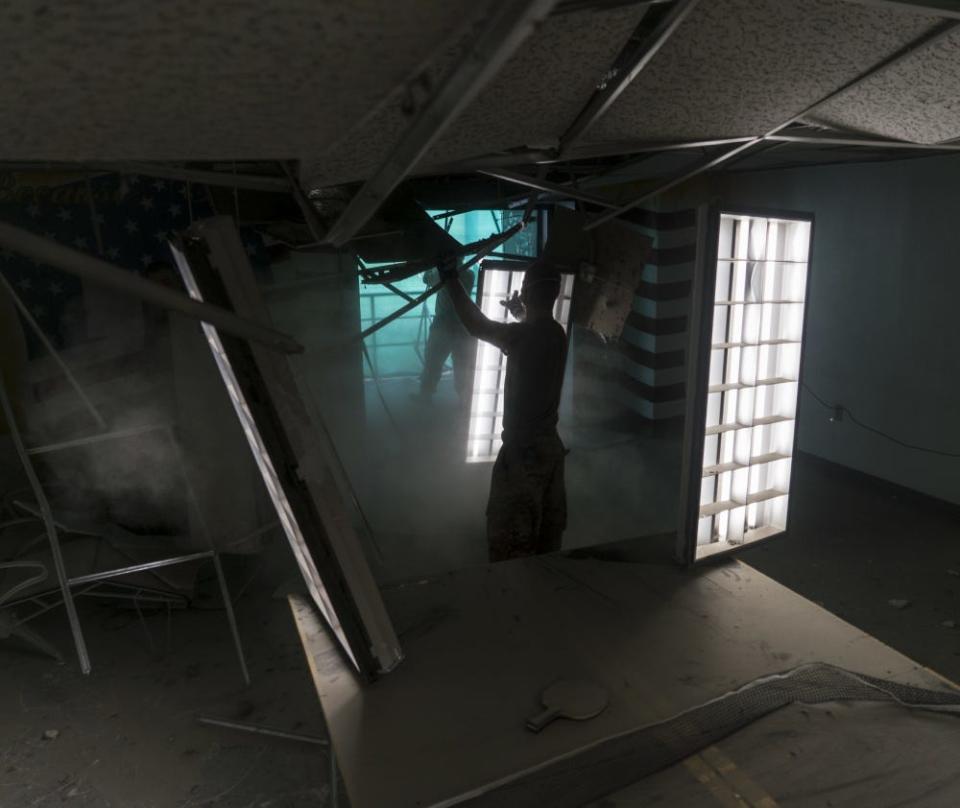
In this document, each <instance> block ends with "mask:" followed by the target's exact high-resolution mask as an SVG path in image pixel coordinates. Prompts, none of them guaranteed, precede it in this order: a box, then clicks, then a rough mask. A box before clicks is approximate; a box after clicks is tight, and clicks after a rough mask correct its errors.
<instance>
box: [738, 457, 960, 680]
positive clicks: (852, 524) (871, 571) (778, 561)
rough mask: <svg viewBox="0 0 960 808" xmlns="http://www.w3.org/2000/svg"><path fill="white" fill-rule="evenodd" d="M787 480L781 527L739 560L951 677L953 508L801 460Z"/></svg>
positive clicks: (958, 565) (958, 578) (959, 610)
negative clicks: (788, 500) (787, 506)
mask: <svg viewBox="0 0 960 808" xmlns="http://www.w3.org/2000/svg"><path fill="white" fill-rule="evenodd" d="M792 486H793V492H794V493H793V497H794V501H793V504H792V511H791V516H790V519H791V525H790V531H789V533H788V534H787V535H786V536H783V537H781V538H778V539H775V540H773V541H770V542H769V543H767V544H765V545H760V546H758V547H755V548H752V549H749V550H747V551H745V552H744V553H742V555H741V559H742V560H743V561H745V562H746V563H747V564H751V565H752V566H754V567H756V568H757V569H759V570H760V571H761V572H763V573H765V574H767V575H769V576H770V577H771V578H774V579H776V580H777V581H780V583H782V584H784V585H785V586H788V587H790V588H791V589H793V590H794V591H796V592H799V593H800V594H801V595H803V596H804V597H806V598H809V599H810V600H812V601H816V602H818V603H820V604H822V605H823V606H825V607H826V608H827V609H829V610H830V611H831V612H833V613H834V614H836V615H837V616H839V617H841V618H842V619H844V620H846V621H847V622H849V623H852V624H853V625H855V626H857V627H858V628H861V629H863V630H864V631H866V632H867V633H869V634H872V635H873V636H875V637H877V638H878V639H879V640H881V641H882V642H885V643H887V644H888V645H891V646H893V647H894V648H896V649H897V650H898V651H901V652H902V653H904V654H906V655H907V656H909V657H912V658H913V659H915V660H916V661H917V662H920V663H921V664H923V665H926V666H927V667H929V668H933V669H934V670H935V671H937V672H938V673H940V674H941V675H943V676H946V677H947V678H949V679H952V680H953V681H954V682H960V507H957V506H953V507H951V506H947V505H943V506H936V505H933V504H932V501H931V500H922V499H918V498H915V497H913V496H911V495H909V494H905V493H904V492H902V491H898V490H897V489H894V488H893V487H892V486H889V487H888V486H886V485H884V484H877V483H876V482H874V481H872V480H870V479H869V478H865V477H862V476H857V475H855V474H850V473H848V472H845V471H844V470H843V469H840V468H839V467H837V466H831V465H828V464H824V463H822V462H818V461H816V460H815V459H811V458H808V457H805V456H801V457H799V458H798V459H797V461H796V463H795V465H794V471H793V479H792ZM891 600H898V601H907V605H906V606H904V607H902V608H896V607H894V606H892V605H890V601H891ZM951 622H952V624H953V626H952V627H951V626H950V625H949V624H950V623H951ZM945 623H946V624H947V625H945Z"/></svg>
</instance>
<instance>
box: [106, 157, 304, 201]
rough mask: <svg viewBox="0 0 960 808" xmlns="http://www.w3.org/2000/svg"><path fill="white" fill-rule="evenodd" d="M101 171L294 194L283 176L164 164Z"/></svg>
mask: <svg viewBox="0 0 960 808" xmlns="http://www.w3.org/2000/svg"><path fill="white" fill-rule="evenodd" d="M94 165H95V167H97V168H103V169H106V170H109V171H118V172H120V173H124V174H142V175H143V176H145V177H158V178H160V179H169V180H182V181H183V182H196V183H199V184H200V185H217V186H221V187H224V188H240V189H242V190H245V191H270V192H274V193H281V194H288V193H290V183H289V182H288V181H287V180H285V179H284V178H283V177H261V176H258V175H256V174H233V173H230V174H227V173H225V172H220V171H204V170H201V169H196V168H180V167H179V166H166V165H163V164H161V163H134V162H131V163H105V164H103V163H101V164H94Z"/></svg>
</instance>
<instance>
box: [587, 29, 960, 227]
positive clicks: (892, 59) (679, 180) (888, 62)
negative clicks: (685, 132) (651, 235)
mask: <svg viewBox="0 0 960 808" xmlns="http://www.w3.org/2000/svg"><path fill="white" fill-rule="evenodd" d="M958 26H960V20H957V21H954V20H949V21H945V22H942V23H940V24H939V25H937V26H935V27H934V28H933V29H932V30H930V31H928V32H927V33H925V34H923V35H922V36H920V37H918V38H917V39H915V40H913V41H912V42H910V43H908V44H907V45H905V46H904V47H902V48H900V49H899V50H898V51H896V52H895V53H893V54H891V55H890V56H888V57H886V58H884V59H882V60H881V61H880V62H878V63H877V64H875V65H873V66H872V67H870V68H868V69H867V70H866V71H864V72H863V73H861V74H860V75H858V76H856V77H855V78H853V79H851V80H850V81H848V82H846V83H845V84H843V85H841V86H840V87H838V88H837V89H835V90H833V91H831V92H830V93H829V94H827V95H826V96H824V97H823V98H821V99H819V100H818V101H815V102H814V103H813V104H810V105H809V106H807V107H806V108H805V109H803V110H801V111H800V112H798V113H796V114H795V115H793V116H791V117H790V118H789V119H788V120H786V121H784V122H783V123H781V124H779V125H778V126H775V127H774V128H773V129H771V130H770V131H768V132H766V133H765V134H763V135H757V136H756V137H752V138H751V139H750V140H748V141H746V142H744V143H741V144H740V145H738V146H735V147H734V148H732V149H730V150H729V151H726V152H724V153H723V154H720V155H718V156H716V157H713V158H711V159H709V160H708V161H706V162H705V163H701V164H700V165H698V166H696V167H695V168H693V169H691V170H690V171H687V172H685V173H683V174H681V175H680V176H678V177H675V178H674V179H672V180H669V181H668V182H666V183H663V184H662V185H658V186H657V187H655V188H653V189H651V190H650V191H647V192H646V193H644V194H643V195H641V196H639V197H637V198H636V199H634V200H633V201H631V202H628V203H627V204H626V205H623V206H621V207H619V208H617V209H615V210H612V211H609V212H608V213H604V214H602V215H601V216H598V217H597V218H595V219H593V220H592V221H591V222H589V223H588V224H586V225H585V226H584V228H583V229H584V230H593V229H594V228H596V227H599V226H600V225H601V224H603V223H604V222H608V221H610V220H611V219H615V218H617V217H619V216H621V215H623V214H624V213H626V212H627V211H630V210H633V209H634V208H636V207H639V206H640V205H642V204H644V203H645V202H647V201H649V200H650V199H653V198H654V197H657V196H660V194H663V193H665V192H666V191H669V190H672V189H673V188H676V187H677V186H679V185H682V184H683V183H685V182H687V181H688V180H691V179H693V178H694V177H697V176H699V175H700V174H703V173H704V172H705V171H709V170H710V169H712V168H715V167H717V166H718V165H722V164H723V163H725V162H727V161H728V160H730V159H732V158H734V157H736V156H737V155H738V154H741V153H742V152H744V151H746V150H748V149H750V148H753V147H754V146H756V145H757V144H758V143H762V142H764V141H766V140H768V139H771V138H772V137H773V136H775V135H778V134H779V133H780V132H781V131H783V130H784V129H786V128H787V127H789V126H792V125H793V124H795V123H797V122H798V121H800V120H801V119H802V118H804V117H805V116H807V115H809V114H810V113H811V112H813V111H814V110H816V109H817V108H819V107H821V106H823V105H824V104H826V103H827V102H829V101H832V100H834V99H835V98H837V97H838V96H840V95H842V94H843V93H845V92H847V91H849V90H851V89H852V88H853V87H856V86H857V85H859V84H861V83H862V82H864V81H866V80H867V79H868V78H871V77H872V76H875V75H876V74H878V73H880V72H882V71H883V70H886V69H887V68H889V67H892V66H893V65H894V64H897V63H898V62H900V61H901V60H903V59H905V58H906V57H908V56H910V55H911V54H913V53H916V52H917V51H918V50H921V49H923V48H927V47H929V46H930V45H933V44H934V43H936V42H939V41H940V40H941V39H943V38H944V37H946V36H947V35H948V34H950V33H952V32H953V31H955V30H956V29H957V27H958Z"/></svg>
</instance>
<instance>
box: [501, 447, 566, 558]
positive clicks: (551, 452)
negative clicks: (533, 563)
mask: <svg viewBox="0 0 960 808" xmlns="http://www.w3.org/2000/svg"><path fill="white" fill-rule="evenodd" d="M566 454H567V450H566V449H565V448H564V445H563V443H562V441H561V440H560V438H559V436H557V435H547V436H544V437H542V438H537V439H536V440H535V441H534V442H533V443H530V444H527V445H523V446H517V445H515V444H504V445H503V446H502V447H501V449H500V453H499V454H498V455H497V461H496V463H494V465H493V476H492V479H491V481H490V500H489V502H488V503H487V542H488V544H489V550H490V560H491V561H504V560H506V559H508V558H520V557H522V556H530V555H537V554H539V553H549V552H552V551H554V550H559V549H560V541H561V538H562V536H563V531H564V528H566V526H567V494H566V489H565V485H564V477H563V466H564V458H565V457H566Z"/></svg>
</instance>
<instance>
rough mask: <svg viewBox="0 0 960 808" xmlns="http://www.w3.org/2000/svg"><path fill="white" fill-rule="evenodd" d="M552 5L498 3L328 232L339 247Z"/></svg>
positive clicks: (547, 1)
mask: <svg viewBox="0 0 960 808" xmlns="http://www.w3.org/2000/svg"><path fill="white" fill-rule="evenodd" d="M556 2H557V0H498V2H496V3H495V4H494V5H493V8H492V9H491V10H490V13H489V16H488V17H487V19H486V20H485V22H484V23H483V26H482V28H481V30H480V31H479V32H478V33H477V35H476V36H474V37H472V38H471V40H470V42H469V44H468V45H467V52H466V53H465V54H464V55H463V58H462V59H461V60H460V62H459V63H458V64H457V65H456V67H454V68H453V70H452V71H451V72H450V74H449V75H447V77H446V78H445V79H444V80H443V81H442V82H441V83H440V85H439V87H438V88H437V90H436V92H435V93H434V94H433V96H432V97H431V98H430V99H429V100H428V101H427V102H426V104H425V105H424V107H423V108H422V109H421V110H420V112H419V114H418V115H417V116H416V118H415V120H414V121H413V123H412V124H411V125H410V127H409V128H408V129H407V131H406V132H405V133H404V134H403V136H402V137H401V138H400V141H399V142H398V143H397V144H396V145H395V146H394V147H393V149H392V150H391V152H390V154H389V156H388V157H387V159H386V160H385V161H384V162H383V164H382V165H381V166H380V168H378V169H377V170H376V171H375V172H374V173H373V175H372V176H371V177H369V178H368V179H367V181H366V182H365V183H364V184H363V187H361V188H360V190H359V191H358V192H357V194H356V195H355V196H354V197H353V199H352V200H350V204H349V205H348V206H347V209H346V210H345V211H344V212H343V213H342V214H341V216H340V218H339V219H338V220H337V221H336V222H335V223H334V225H333V226H332V227H331V228H330V230H329V232H328V233H327V236H326V240H327V242H328V243H330V244H333V245H334V246H335V247H341V246H343V245H344V244H346V242H348V241H349V240H350V238H351V237H352V236H353V235H354V234H355V233H356V232H357V231H358V230H359V229H360V228H361V227H363V225H364V224H366V222H367V221H368V220H369V219H370V217H371V216H372V215H373V214H374V213H375V212H376V210H377V208H379V207H380V205H381V204H382V203H383V201H384V200H385V199H386V198H387V196H388V195H389V194H390V192H391V191H393V189H394V188H396V187H397V185H398V184H399V183H400V182H401V180H403V178H404V177H406V176H407V175H408V174H409V173H410V171H411V170H412V169H413V168H414V167H415V166H416V165H417V163H418V162H419V161H420V158H421V157H422V156H423V155H424V153H425V152H426V151H427V149H428V148H430V145H431V144H432V143H433V142H434V141H435V140H436V139H437V138H438V137H439V136H440V135H441V134H442V133H443V131H444V130H445V129H446V128H447V126H449V125H450V123H451V122H452V121H453V120H454V119H455V118H456V117H457V115H459V113H460V112H461V111H462V110H463V109H464V108H465V107H466V106H467V105H468V104H469V103H470V102H471V101H472V100H473V99H474V98H475V97H476V95H477V94H478V93H479V92H480V90H482V89H483V87H484V86H485V85H486V84H487V83H488V82H489V81H490V80H491V79H492V78H493V77H494V76H495V75H496V74H497V72H498V71H499V70H500V68H501V67H503V65H504V64H505V63H506V61H507V60H508V59H509V58H510V57H511V56H512V55H513V54H514V52H515V51H516V50H517V48H519V47H520V45H521V44H522V43H523V41H524V40H526V39H527V37H529V36H530V35H531V34H532V33H533V31H534V29H535V28H536V26H537V25H538V24H539V23H540V22H541V21H542V20H543V19H544V18H545V17H546V16H547V15H548V14H549V13H550V11H551V10H552V9H553V6H554V5H555V4H556Z"/></svg>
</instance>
